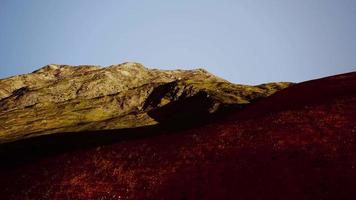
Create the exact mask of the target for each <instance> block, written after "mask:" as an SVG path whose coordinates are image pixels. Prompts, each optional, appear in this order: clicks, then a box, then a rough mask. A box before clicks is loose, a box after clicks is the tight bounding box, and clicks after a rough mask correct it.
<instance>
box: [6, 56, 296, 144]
mask: <svg viewBox="0 0 356 200" xmlns="http://www.w3.org/2000/svg"><path fill="white" fill-rule="evenodd" d="M289 85H290V83H284V82H281V83H269V84H263V85H258V86H247V85H238V84H233V83H230V82H228V81H226V80H224V79H221V78H219V77H217V76H214V75H213V74H211V73H209V72H207V71H206V70H204V69H196V70H158V69H148V68H146V67H144V66H143V65H141V64H139V63H123V64H119V65H112V66H109V67H106V68H102V67H100V66H91V65H82V66H68V65H54V64H51V65H47V66H45V67H42V68H41V69H39V70H36V71H34V72H33V73H30V74H25V75H19V76H14V77H10V78H7V79H3V80H0V124H1V125H0V143H5V142H10V141H15V140H20V139H24V138H29V137H34V136H40V135H46V134H53V133H60V132H81V131H88V130H89V131H95V130H111V129H122V128H134V127H141V126H148V125H154V124H157V123H163V122H165V123H166V122H172V121H173V120H177V121H176V123H184V122H183V121H184V120H185V119H189V120H193V119H200V118H204V117H205V116H207V115H210V114H213V113H216V112H218V111H220V110H221V109H225V108H228V107H236V106H237V105H239V106H243V105H246V104H248V103H250V102H253V101H256V100H258V99H261V98H264V97H267V96H269V95H271V94H273V93H275V92H276V91H278V90H281V89H284V88H286V87H288V86H289ZM182 120H183V121H182Z"/></svg>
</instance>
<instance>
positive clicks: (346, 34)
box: [0, 0, 356, 84]
mask: <svg viewBox="0 0 356 200" xmlns="http://www.w3.org/2000/svg"><path fill="white" fill-rule="evenodd" d="M133 61H134V62H139V63H142V64H144V65H145V66H147V67H149V68H159V69H177V68H180V69H194V68H205V69H207V70H208V71H210V72H211V73H214V74H216V75H218V76H220V77H222V78H224V79H226V80H229V81H232V82H235V83H243V84H260V83H264V82H272V81H293V82H301V81H305V80H310V79H315V78H320V77H324V76H328V75H333V74H339V73H344V72H350V71H356V1H355V0H174V1H173V0H171V1H167V0H100V1H98V0H60V1H59V0H0V78H5V77H8V76H12V75H16V74H23V73H29V72H32V71H34V70H36V69H38V68H40V67H42V66H44V65H46V64H70V65H80V64H95V65H102V66H108V65H111V64H119V63H123V62H133Z"/></svg>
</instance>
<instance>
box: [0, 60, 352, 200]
mask: <svg viewBox="0 0 356 200" xmlns="http://www.w3.org/2000/svg"><path fill="white" fill-rule="evenodd" d="M52 68H53V67H52ZM55 68H56V70H57V67H55ZM70 69H72V68H70ZM75 69H76V70H79V69H78V68H75ZM45 70H47V69H45ZM72 70H73V69H72ZM100 70H103V71H105V69H100ZM36 73H38V72H35V74H36ZM41 73H42V72H41ZM185 73H188V74H189V73H192V71H185ZM201 73H202V74H206V72H201ZM204 76H205V75H204ZM202 81H203V82H204V81H205V78H203V80H202ZM216 82H219V83H220V82H222V83H224V84H225V83H226V81H223V80H220V79H219V80H218V81H216ZM216 82H215V81H212V82H209V84H208V85H211V84H212V85H216V84H215V83H216ZM200 84H203V83H200ZM226 84H227V85H229V86H230V85H232V87H235V86H234V85H233V84H228V83H226ZM236 87H237V86H236ZM246 87H247V88H249V87H250V86H244V87H243V88H245V89H246ZM259 87H261V86H258V87H257V88H259ZM265 87H266V86H265ZM47 88H50V87H47ZM219 88H220V87H219ZM215 89H217V88H215ZM252 89H253V90H255V89H256V88H255V87H252ZM159 91H160V90H159ZM242 91H245V90H242ZM216 92H218V91H216ZM158 93H159V92H158ZM241 93H243V92H241ZM9 94H10V93H9ZM11 94H13V92H11ZM151 94H155V96H161V95H158V94H157V93H151ZM159 94H161V93H159ZM211 94H212V93H211ZM211 94H209V95H210V96H211ZM220 94H221V95H223V94H224V93H220ZM220 94H217V95H220ZM239 94H240V93H239ZM148 96H149V95H148ZM163 96H165V95H163ZM168 96H169V95H168ZM218 97H219V96H216V97H214V99H215V98H218ZM76 98H79V97H76ZM222 99H225V97H224V98H222ZM257 99H258V101H257ZM200 100H201V99H200V98H199V102H201V101H200ZM149 102H151V101H149ZM173 102H175V100H173ZM217 102H224V101H221V100H220V101H217ZM249 102H250V103H249V104H243V105H244V106H242V107H240V106H239V105H238V106H237V108H236V107H234V106H233V107H229V106H228V107H227V108H226V109H227V110H229V112H225V111H224V112H222V113H220V114H218V113H217V112H215V113H214V112H213V114H209V115H211V116H215V117H213V118H209V119H208V120H204V121H201V122H199V123H196V122H194V123H192V124H190V125H189V126H182V125H183V124H185V123H186V121H184V120H183V121H175V120H176V119H174V117H173V121H169V122H167V121H165V120H163V121H162V122H160V123H157V124H155V125H151V126H140V127H136V128H121V129H111V130H109V129H106V130H96V131H81V132H71V133H56V134H47V135H42V136H38V137H31V138H26V139H21V140H17V141H12V142H7V143H3V144H1V145H0V160H1V165H0V177H1V178H0V197H1V198H2V199H25V200H28V199H51V200H62V199H94V200H95V199H98V200H99V199H173V200H175V199H249V200H250V199H252V200H257V199H291V200H301V199H324V200H329V199H330V200H332V199H344V200H351V199H356V190H355V188H356V170H355V167H356V72H353V73H347V74H341V75H336V76H331V77H326V78H322V79H317V80H311V81H307V82H303V83H298V84H294V85H291V86H290V87H287V88H286V89H283V90H280V91H278V92H276V93H275V94H273V95H270V96H268V97H265V98H256V101H255V100H251V99H250V101H249ZM58 104H60V103H58ZM184 104H185V103H184ZM150 105H157V104H156V103H153V104H150ZM180 105H181V104H180ZM185 105H186V104H185ZM193 105H195V106H196V105H198V104H195V103H194V104H193ZM221 105H230V104H224V103H222V104H221ZM102 106H105V104H102ZM35 107H36V106H33V107H29V108H22V109H23V110H25V109H30V108H35ZM147 107H149V106H147ZM152 107H155V106H152ZM156 107H159V106H156ZM162 107H164V106H162ZM179 108H181V107H179ZM189 108H192V109H194V106H189ZM153 109H154V108H153ZM168 110H171V109H168ZM213 110H214V109H213ZM180 111H181V110H180V109H178V110H175V111H174V112H168V113H169V115H168V116H167V115H166V117H172V116H171V115H173V116H174V115H175V114H179V112H180ZM183 111H184V110H183ZM8 112H13V111H8ZM159 113H160V112H159ZM208 113H209V112H208ZM195 116H202V115H195ZM181 119H182V118H181ZM183 119H184V118H183ZM14 120H15V119H14ZM188 121H191V119H189V120H188ZM177 124H178V125H177ZM175 125H176V126H175Z"/></svg>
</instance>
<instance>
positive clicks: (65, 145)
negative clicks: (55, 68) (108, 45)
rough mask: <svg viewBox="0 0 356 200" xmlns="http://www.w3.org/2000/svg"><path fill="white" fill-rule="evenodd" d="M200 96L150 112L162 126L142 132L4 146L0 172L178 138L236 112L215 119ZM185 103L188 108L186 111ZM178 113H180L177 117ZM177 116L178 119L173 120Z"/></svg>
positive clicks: (65, 136) (41, 138) (64, 137)
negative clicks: (70, 155)
mask: <svg viewBox="0 0 356 200" xmlns="http://www.w3.org/2000/svg"><path fill="white" fill-rule="evenodd" d="M201 100H202V99H201V98H200V95H198V96H195V97H192V98H189V99H188V100H186V101H185V102H178V103H172V104H168V105H167V106H164V107H162V108H161V109H157V110H156V111H155V112H150V113H149V114H150V116H151V117H153V118H154V119H156V120H157V121H159V122H160V123H159V124H158V125H154V126H145V127H139V128H128V129H117V130H104V131H85V132H72V133H58V134H51V135H43V136H38V137H33V138H28V139H24V140H19V141H15V142H11V143H5V144H1V145H0V169H6V168H11V167H15V166H20V165H23V164H25V163H28V162H31V161H34V160H36V159H39V158H43V157H47V156H53V155H57V154H61V153H64V152H70V151H74V150H79V149H86V148H93V147H97V146H102V145H109V144H114V143H117V142H120V141H127V140H136V139H144V138H149V137H154V136H158V135H162V134H177V133H179V132H180V131H182V130H186V129H190V128H194V127H199V126H201V125H204V124H206V123H211V122H213V121H216V120H223V118H224V116H227V114H228V113H230V112H232V111H234V110H236V109H233V108H229V109H222V110H221V111H220V112H218V113H216V114H214V115H211V114H209V113H208V112H206V111H204V108H206V107H205V106H206V105H207V102H205V103H204V102H202V101H201ZM182 103H184V106H185V107H184V108H183V107H182ZM177 113H180V114H179V115H177ZM172 116H174V117H172Z"/></svg>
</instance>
